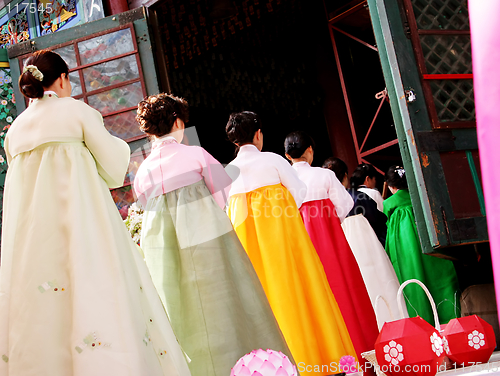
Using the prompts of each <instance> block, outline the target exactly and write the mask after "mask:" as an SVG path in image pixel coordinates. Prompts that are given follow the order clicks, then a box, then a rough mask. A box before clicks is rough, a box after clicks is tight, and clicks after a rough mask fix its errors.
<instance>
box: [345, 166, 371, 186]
mask: <svg viewBox="0 0 500 376" xmlns="http://www.w3.org/2000/svg"><path fill="white" fill-rule="evenodd" d="M376 176H377V170H375V167H373V166H372V165H371V164H369V163H361V164H360V165H358V167H356V169H355V170H354V172H353V173H352V176H351V187H352V188H354V189H358V188H359V186H360V185H362V184H364V182H365V180H366V178H374V177H376Z"/></svg>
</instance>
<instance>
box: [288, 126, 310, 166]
mask: <svg viewBox="0 0 500 376" xmlns="http://www.w3.org/2000/svg"><path fill="white" fill-rule="evenodd" d="M315 146H316V145H315V144H314V140H313V139H312V137H311V136H309V135H308V134H307V133H305V132H302V131H295V132H292V133H290V134H289V135H288V136H286V138H285V156H286V157H287V159H288V160H290V161H292V163H297V162H307V163H309V164H311V163H312V161H313V158H314V148H315Z"/></svg>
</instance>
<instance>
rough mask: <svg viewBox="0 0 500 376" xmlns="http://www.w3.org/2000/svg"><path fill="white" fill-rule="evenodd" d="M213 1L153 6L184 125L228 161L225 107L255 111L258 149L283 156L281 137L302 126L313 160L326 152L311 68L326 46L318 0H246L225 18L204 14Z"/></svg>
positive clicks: (321, 99) (320, 97) (321, 98)
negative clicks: (183, 102) (183, 104)
mask: <svg viewBox="0 0 500 376" xmlns="http://www.w3.org/2000/svg"><path fill="white" fill-rule="evenodd" d="M179 3H180V4H179ZM219 3H220V2H217V1H213V2H208V1H189V0H184V1H183V2H179V1H164V2H162V3H161V4H159V6H158V7H157V8H156V11H157V15H158V24H159V25H161V26H160V30H161V31H162V42H163V49H164V53H165V56H166V59H167V67H168V73H169V81H170V86H171V91H172V93H174V94H176V95H180V96H183V97H185V98H186V99H187V100H188V102H189V103H190V108H191V119H190V124H189V125H194V126H196V130H197V133H198V135H199V138H200V142H201V145H202V146H203V147H204V148H206V149H207V150H208V151H209V152H210V153H212V154H213V155H214V156H215V157H216V158H217V159H219V160H220V161H221V162H222V163H228V162H230V161H231V160H232V158H233V156H234V147H233V145H231V144H230V143H229V142H228V141H227V140H226V136H225V131H224V128H225V124H226V123H227V120H228V117H229V114H230V113H231V112H236V111H244V110H249V111H255V112H257V113H258V114H259V115H260V116H261V118H262V121H263V124H264V130H263V131H264V150H266V151H273V152H276V153H279V154H281V155H283V154H284V149H283V141H284V139H285V136H286V135H287V134H288V133H289V132H292V131H294V130H304V131H307V132H308V133H309V134H310V135H311V136H312V137H313V138H314V139H315V141H316V144H317V150H316V156H315V164H316V165H321V164H322V162H323V161H324V160H325V159H326V158H328V157H329V156H331V155H332V149H331V146H330V142H329V136H328V130H327V123H326V120H325V116H324V113H323V109H324V105H325V94H324V91H323V88H322V86H321V84H320V83H319V82H318V68H317V50H318V49H327V50H331V45H330V41H329V37H328V30H327V28H326V18H325V14H324V8H323V5H322V4H321V3H320V2H317V3H316V4H315V5H314V4H312V5H311V4H307V5H306V2H305V1H300V0H290V1H281V2H279V1H273V2H267V1H265V2H264V1H260V2H259V1H246V2H243V3H242V4H241V5H238V7H235V8H234V11H235V13H234V14H233V16H231V17H230V18H225V19H217V18H215V19H214V18H211V17H210V14H211V13H212V14H213V13H214V11H213V9H214V8H217V6H218V4H219ZM222 3H223V2H222ZM230 4H232V2H230ZM183 11H184V13H182V12H183ZM333 69H335V68H334V67H333Z"/></svg>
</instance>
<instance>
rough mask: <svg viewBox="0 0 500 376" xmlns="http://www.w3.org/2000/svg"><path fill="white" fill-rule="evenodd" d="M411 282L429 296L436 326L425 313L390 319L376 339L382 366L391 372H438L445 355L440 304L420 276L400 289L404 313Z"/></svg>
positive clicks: (423, 375) (420, 375) (418, 375)
mask: <svg viewBox="0 0 500 376" xmlns="http://www.w3.org/2000/svg"><path fill="white" fill-rule="evenodd" d="M409 283H417V284H419V285H420V286H421V287H422V288H423V289H424V291H425V293H426V294H427V296H428V297H429V300H430V302H431V307H432V311H433V312H434V322H435V323H436V328H434V327H432V325H430V324H429V323H428V322H426V321H425V320H424V319H422V318H421V317H412V318H403V319H401V320H397V321H392V322H386V323H385V324H384V326H383V327H382V330H381V331H380V334H379V335H378V337H377V341H376V342H375V354H376V356H377V361H378V365H379V367H380V370H381V371H382V372H384V373H385V374H387V375H388V376H396V375H401V374H404V375H408V376H409V375H413V376H434V375H435V374H436V373H437V371H438V369H439V366H440V365H441V363H442V362H443V359H444V355H445V354H444V344H443V338H442V337H441V335H440V334H439V318H438V314H437V310H436V304H435V303H434V300H433V299H432V296H431V294H430V292H429V290H427V287H425V285H424V284H423V283H422V282H420V281H419V280H416V279H410V280H408V281H405V282H404V283H403V284H402V285H401V287H400V288H399V290H398V297H397V299H398V306H399V311H400V314H401V316H402V317H403V306H402V302H401V297H402V293H403V289H404V287H405V286H406V285H408V284H409Z"/></svg>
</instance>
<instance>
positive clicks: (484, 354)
mask: <svg viewBox="0 0 500 376" xmlns="http://www.w3.org/2000/svg"><path fill="white" fill-rule="evenodd" d="M443 340H444V350H445V352H446V355H447V356H448V358H450V360H452V361H453V362H455V363H457V364H459V365H462V366H466V367H467V366H473V365H475V364H479V363H486V362H488V360H489V359H490V357H491V354H493V350H495V347H496V345H497V343H496V339H495V332H494V331H493V327H492V326H491V325H490V324H488V323H487V322H486V321H484V320H483V319H482V318H480V317H478V316H477V315H472V316H466V317H459V318H458V319H452V320H450V322H449V323H448V325H446V328H445V329H444V331H443Z"/></svg>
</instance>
